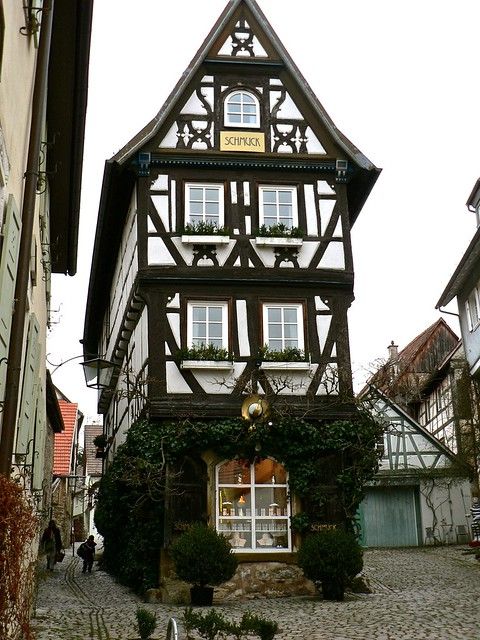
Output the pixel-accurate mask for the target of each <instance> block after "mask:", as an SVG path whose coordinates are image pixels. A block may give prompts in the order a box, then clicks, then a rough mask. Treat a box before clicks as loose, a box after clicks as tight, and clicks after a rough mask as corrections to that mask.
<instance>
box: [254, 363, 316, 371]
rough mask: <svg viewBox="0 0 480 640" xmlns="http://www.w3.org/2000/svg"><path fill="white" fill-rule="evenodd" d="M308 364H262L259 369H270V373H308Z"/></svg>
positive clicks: (309, 366) (309, 364)
mask: <svg viewBox="0 0 480 640" xmlns="http://www.w3.org/2000/svg"><path fill="white" fill-rule="evenodd" d="M311 366H312V365H311V363H310V362H262V364H261V365H260V369H267V370H268V369H270V370H271V371H275V370H277V371H283V370H286V369H288V370H290V371H309V370H310V369H311Z"/></svg>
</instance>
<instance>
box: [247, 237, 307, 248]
mask: <svg viewBox="0 0 480 640" xmlns="http://www.w3.org/2000/svg"><path fill="white" fill-rule="evenodd" d="M255 244H256V245H258V246H259V247H301V246H302V244H303V238H273V237H270V236H266V237H264V236H257V237H256V238H255Z"/></svg>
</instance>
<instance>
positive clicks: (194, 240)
mask: <svg viewBox="0 0 480 640" xmlns="http://www.w3.org/2000/svg"><path fill="white" fill-rule="evenodd" d="M181 239H182V242H183V244H228V243H229V242H230V236H222V235H209V236H200V235H198V236H195V235H193V236H192V235H189V236H187V235H185V236H182V238H181Z"/></svg>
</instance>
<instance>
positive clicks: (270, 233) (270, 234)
mask: <svg viewBox="0 0 480 640" xmlns="http://www.w3.org/2000/svg"><path fill="white" fill-rule="evenodd" d="M304 235H305V233H304V231H303V229H300V228H299V227H287V225H286V224H283V222H279V223H278V224H272V225H270V226H267V225H265V224H262V226H261V227H260V228H259V229H258V231H257V236H258V237H259V238H303V236H304Z"/></svg>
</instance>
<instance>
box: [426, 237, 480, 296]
mask: <svg viewBox="0 0 480 640" xmlns="http://www.w3.org/2000/svg"><path fill="white" fill-rule="evenodd" d="M479 275H480V227H479V228H478V229H477V231H476V233H475V235H474V236H473V238H472V241H471V242H470V244H469V245H468V247H467V250H466V251H465V253H464V254H463V256H462V259H461V260H460V262H459V263H458V266H457V268H456V269H455V271H454V273H453V275H452V277H451V278H450V280H449V282H448V284H447V286H446V287H445V289H444V291H443V293H442V295H441V296H440V299H439V301H438V302H437V305H436V309H440V307H444V306H445V305H447V304H448V303H449V302H451V301H452V300H453V298H455V297H456V296H458V295H460V294H461V293H462V292H463V289H464V287H465V286H466V284H467V283H468V280H469V279H470V278H472V277H476V278H478V276H479ZM472 288H473V284H472ZM464 293H465V292H464ZM468 293H470V292H468Z"/></svg>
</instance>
